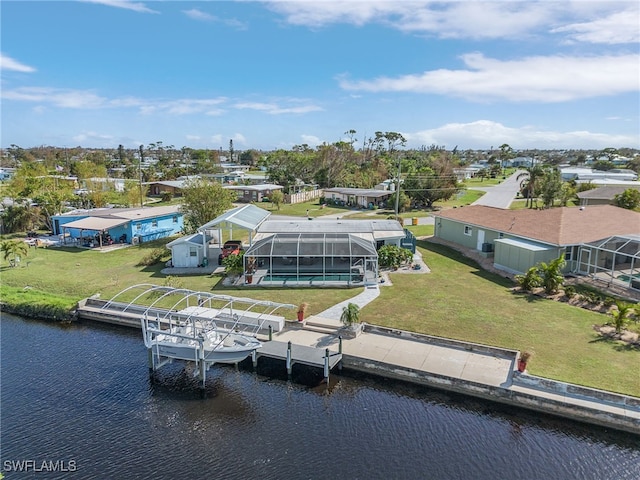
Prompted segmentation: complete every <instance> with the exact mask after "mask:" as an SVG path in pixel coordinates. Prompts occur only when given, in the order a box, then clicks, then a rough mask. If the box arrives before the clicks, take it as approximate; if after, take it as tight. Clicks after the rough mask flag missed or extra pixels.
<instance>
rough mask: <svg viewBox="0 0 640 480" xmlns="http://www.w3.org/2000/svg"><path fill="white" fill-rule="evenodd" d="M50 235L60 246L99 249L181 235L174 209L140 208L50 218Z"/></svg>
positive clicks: (179, 217) (179, 215) (78, 212)
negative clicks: (51, 232) (104, 246)
mask: <svg viewBox="0 0 640 480" xmlns="http://www.w3.org/2000/svg"><path fill="white" fill-rule="evenodd" d="M52 223H53V233H54V234H55V235H61V236H62V237H63V239H64V240H63V243H69V242H71V243H73V244H79V245H82V246H86V247H102V246H103V245H110V244H113V243H131V244H134V245H135V244H138V243H142V242H149V241H151V240H157V239H159V238H164V237H169V236H171V235H175V234H177V233H179V232H181V231H182V229H183V227H184V220H183V215H182V213H181V212H180V211H179V206H178V205H169V206H164V207H143V208H94V209H91V210H74V211H72V212H69V213H65V214H63V215H55V216H53V217H52Z"/></svg>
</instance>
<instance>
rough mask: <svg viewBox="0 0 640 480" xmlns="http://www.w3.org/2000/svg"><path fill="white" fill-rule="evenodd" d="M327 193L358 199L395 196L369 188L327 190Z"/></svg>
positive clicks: (387, 191) (386, 191) (389, 192)
mask: <svg viewBox="0 0 640 480" xmlns="http://www.w3.org/2000/svg"><path fill="white" fill-rule="evenodd" d="M324 191H325V193H327V192H329V193H339V194H340V195H354V196H357V197H376V198H378V197H388V196H390V195H392V194H393V192H391V191H389V190H375V189H372V188H370V189H367V188H342V187H335V188H325V189H324Z"/></svg>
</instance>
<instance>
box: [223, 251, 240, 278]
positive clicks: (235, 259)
mask: <svg viewBox="0 0 640 480" xmlns="http://www.w3.org/2000/svg"><path fill="white" fill-rule="evenodd" d="M243 259H244V250H241V251H240V253H238V254H231V255H228V256H227V257H225V258H223V259H222V265H223V266H224V273H226V274H227V275H240V274H241V273H242V272H243V271H244V260H243Z"/></svg>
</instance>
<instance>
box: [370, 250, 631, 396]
mask: <svg viewBox="0 0 640 480" xmlns="http://www.w3.org/2000/svg"><path fill="white" fill-rule="evenodd" d="M418 245H419V248H420V251H421V253H422V255H423V258H424V261H425V263H426V264H427V265H428V266H429V268H430V269H431V273H429V274H422V275H421V274H404V273H395V274H391V275H390V278H391V282H392V283H393V287H391V288H387V287H382V288H381V295H380V297H379V298H378V299H376V300H375V301H374V302H373V303H372V304H371V305H369V306H368V307H367V308H365V309H363V311H362V320H363V321H365V322H367V323H371V324H376V325H385V326H388V327H393V328H398V329H402V330H408V331H414V332H420V333H425V334H429V335H436V336H442V337H447V338H455V339H459V340H465V341H470V342H477V343H482V344H487V345H494V346H499V347H504V348H512V349H518V350H529V351H532V352H534V357H533V359H532V361H531V362H530V364H529V371H530V372H531V373H532V374H534V375H540V376H543V377H548V378H554V379H557V380H561V381H565V382H570V383H576V384H580V385H587V386H590V387H595V388H600V389H604V390H611V391H616V392H620V393H625V394H628V395H633V396H640V376H639V375H638V373H637V369H635V368H634V367H632V366H633V365H638V364H640V351H638V350H637V349H635V350H634V349H630V348H628V347H625V346H623V345H621V344H620V343H618V342H613V341H607V340H602V339H601V338H600V337H599V336H598V335H597V334H596V332H595V331H594V330H593V328H592V325H595V324H603V323H606V322H607V321H608V320H609V318H608V317H606V316H605V315H603V314H598V313H594V312H591V311H588V310H584V309H581V308H577V307H572V306H569V305H567V304H564V303H559V302H554V301H551V300H544V299H541V298H539V297H535V296H532V295H519V294H514V293H512V291H511V287H512V286H513V284H512V283H511V281H510V280H507V279H505V278H503V277H500V276H498V275H494V274H491V273H489V272H486V271H484V270H481V269H480V268H479V267H478V266H477V264H475V262H473V261H471V260H468V259H466V258H465V257H463V256H462V255H460V254H459V253H457V252H455V251H453V250H451V249H449V248H447V247H444V246H441V245H436V244H431V243H428V242H419V243H418Z"/></svg>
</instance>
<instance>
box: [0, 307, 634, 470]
mask: <svg viewBox="0 0 640 480" xmlns="http://www.w3.org/2000/svg"><path fill="white" fill-rule="evenodd" d="M0 333H1V358H0V359H1V368H2V371H1V373H2V377H1V380H2V384H1V387H2V388H1V401H2V404H1V408H2V410H1V413H2V418H1V425H0V427H1V430H0V433H1V446H2V449H1V452H0V456H1V461H2V464H1V466H2V472H3V473H4V475H5V478H6V479H7V480H11V479H14V478H37V479H48V478H73V479H76V478H78V479H105V478H110V479H118V478H123V479H125V478H127V479H129V478H131V479H138V480H141V479H178V478H183V479H200V478H203V479H205V478H206V479H261V480H263V479H278V480H280V479H294V480H295V479H367V480H371V479H378V478H379V479H452V480H454V479H465V480H468V479H474V480H478V479H479V480H482V479H488V480H496V479H527V480H530V479H563V480H564V479H580V480H585V479H594V480H604V479H615V480H620V479H634V480H636V479H638V478H640V436H634V435H631V434H627V433H621V432H616V431H612V430H607V429H604V428H599V427H593V426H589V425H585V424H580V423H574V422H570V421H563V420H561V419H557V418H554V417H550V416H545V415H540V414H536V413H530V412H527V411H524V410H519V409H515V408H510V407H504V406H500V405H498V404H494V403H491V402H484V401H479V400H474V399H471V398H467V397H464V396H458V395H452V394H448V393H445V392H441V391H437V390H431V389H427V388H424V387H416V386H411V385H407V384H402V383H395V382H389V381H387V380H383V379H379V378H375V377H362V376H355V375H348V373H347V372H344V374H343V375H340V376H338V375H333V377H332V381H331V384H330V385H329V388H326V387H325V386H323V385H314V382H315V381H316V380H315V379H314V376H313V375H311V374H308V373H305V372H299V373H298V374H297V375H298V376H299V377H300V380H301V381H300V382H299V383H293V382H287V380H286V375H285V376H284V378H282V376H281V375H280V374H276V373H275V372H276V371H277V372H281V371H283V370H284V366H279V367H280V368H276V366H275V365H272V366H271V367H273V369H272V370H269V368H262V370H264V371H258V373H253V372H252V371H251V369H250V368H249V367H247V368H240V369H236V368H234V367H227V366H223V367H215V366H214V367H213V368H212V369H211V370H210V371H209V374H208V384H207V391H206V398H202V397H201V396H200V394H199V392H198V390H197V388H194V383H193V382H192V381H191V380H190V378H191V377H190V376H188V374H187V373H185V372H184V368H183V367H182V366H181V365H172V366H171V367H172V368H169V369H168V370H166V371H165V373H164V374H163V375H161V376H159V377H158V378H157V379H156V380H155V381H154V382H151V381H150V379H149V374H148V368H147V363H146V362H147V354H146V350H145V348H144V345H143V342H142V336H141V334H140V332H138V331H137V330H131V329H124V328H117V327H108V326H104V325H99V324H79V325H73V326H67V327H64V326H60V325H54V324H51V323H44V322H39V321H35V320H29V319H23V318H20V317H16V316H11V315H7V314H3V315H2V319H1V330H0ZM261 362H262V360H261ZM249 363H250V362H249ZM267 367H268V365H267ZM265 371H266V373H265ZM274 375H275V376H274ZM303 377H304V378H303ZM318 378H319V377H318Z"/></svg>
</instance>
